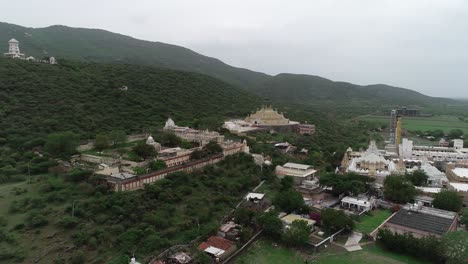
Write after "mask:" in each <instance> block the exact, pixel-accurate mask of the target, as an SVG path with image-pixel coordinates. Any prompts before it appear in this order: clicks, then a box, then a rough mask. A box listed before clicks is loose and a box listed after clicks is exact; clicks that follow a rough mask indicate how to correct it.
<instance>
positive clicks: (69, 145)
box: [45, 131, 80, 158]
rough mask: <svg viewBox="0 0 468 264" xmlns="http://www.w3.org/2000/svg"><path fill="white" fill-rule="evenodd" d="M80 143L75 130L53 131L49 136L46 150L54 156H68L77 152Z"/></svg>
mask: <svg viewBox="0 0 468 264" xmlns="http://www.w3.org/2000/svg"><path fill="white" fill-rule="evenodd" d="M79 143H80V139H79V137H78V135H77V134H75V133H73V132H70V131H66V132H60V133H53V134H50V135H49V136H48V137H47V141H46V144H45V151H46V152H48V153H49V154H51V155H52V156H54V157H62V158H68V157H70V156H71V155H73V154H74V153H75V152H76V148H77V147H78V145H79Z"/></svg>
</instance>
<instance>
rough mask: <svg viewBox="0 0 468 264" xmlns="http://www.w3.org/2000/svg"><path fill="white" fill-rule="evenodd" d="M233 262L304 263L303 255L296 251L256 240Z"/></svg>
mask: <svg viewBox="0 0 468 264" xmlns="http://www.w3.org/2000/svg"><path fill="white" fill-rule="evenodd" d="M234 263H235V264H250V263H256V264H263V263H265V264H267V263H268V264H284V263H288V264H304V259H303V257H302V256H301V255H300V254H299V253H298V252H296V251H294V250H292V249H288V248H284V247H282V246H279V245H278V246H274V245H273V244H272V242H270V241H266V240H258V241H256V242H254V243H253V244H252V245H251V246H250V248H249V249H248V250H247V251H245V252H244V253H243V254H242V256H241V257H239V258H238V259H237V260H236V261H235V262H234Z"/></svg>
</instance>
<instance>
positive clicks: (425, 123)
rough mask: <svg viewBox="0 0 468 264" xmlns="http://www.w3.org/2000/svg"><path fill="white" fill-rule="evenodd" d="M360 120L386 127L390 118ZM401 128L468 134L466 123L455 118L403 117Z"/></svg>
mask: <svg viewBox="0 0 468 264" xmlns="http://www.w3.org/2000/svg"><path fill="white" fill-rule="evenodd" d="M360 119H362V120H365V121H370V122H377V123H381V124H385V125H387V126H388V125H389V124H390V116H372V115H365V116H361V117H360ZM403 128H404V129H406V130H411V131H414V130H421V131H427V130H437V129H441V130H443V131H444V132H445V133H448V132H449V131H450V130H452V129H461V130H463V132H464V133H465V134H468V123H465V122H463V121H461V120H459V119H458V117H456V116H432V117H403Z"/></svg>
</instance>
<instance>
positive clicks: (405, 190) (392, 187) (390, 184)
mask: <svg viewBox="0 0 468 264" xmlns="http://www.w3.org/2000/svg"><path fill="white" fill-rule="evenodd" d="M416 193H417V191H416V188H415V187H414V185H413V184H412V183H411V182H410V181H408V180H407V179H406V178H405V177H403V176H396V175H390V176H387V177H386V178H385V180H384V196H385V198H386V199H388V200H391V201H394V202H396V203H407V202H409V201H411V200H412V199H413V198H414V196H415V195H416Z"/></svg>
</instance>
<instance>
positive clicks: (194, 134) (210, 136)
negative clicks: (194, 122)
mask: <svg viewBox="0 0 468 264" xmlns="http://www.w3.org/2000/svg"><path fill="white" fill-rule="evenodd" d="M163 130H164V131H166V132H170V133H173V134H175V135H176V136H178V137H180V138H182V139H185V140H187V141H191V142H198V143H199V144H200V145H201V146H204V145H206V144H208V143H209V142H210V141H215V142H217V143H219V144H221V143H223V142H224V136H223V135H221V134H219V133H218V132H215V131H208V130H196V129H193V128H190V127H181V126H177V125H176V124H175V122H174V120H172V118H168V119H167V121H166V124H165V125H164V128H163Z"/></svg>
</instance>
